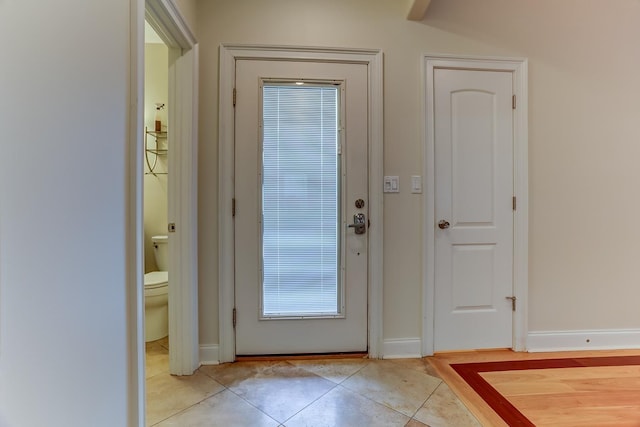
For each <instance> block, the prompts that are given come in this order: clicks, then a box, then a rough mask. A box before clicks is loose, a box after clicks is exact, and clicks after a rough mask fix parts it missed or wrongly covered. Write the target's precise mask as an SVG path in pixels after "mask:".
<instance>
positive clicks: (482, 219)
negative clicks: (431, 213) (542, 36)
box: [433, 69, 513, 351]
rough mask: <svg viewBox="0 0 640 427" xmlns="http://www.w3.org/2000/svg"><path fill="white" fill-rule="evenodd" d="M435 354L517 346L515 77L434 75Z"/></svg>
mask: <svg viewBox="0 0 640 427" xmlns="http://www.w3.org/2000/svg"><path fill="white" fill-rule="evenodd" d="M433 84H434V97H435V99H434V113H435V122H434V123H435V125H434V132H435V222H436V223H435V224H434V225H433V226H434V227H435V301H436V303H435V320H434V321H435V334H434V350H435V351H445V350H462V349H481V348H504V347H509V348H510V347H512V343H513V339H512V327H513V321H512V300H510V299H509V298H510V297H512V296H513V277H512V276H513V199H512V197H513V110H512V94H513V90H512V74H511V72H501V71H475V70H453V69H435V70H434V82H433Z"/></svg>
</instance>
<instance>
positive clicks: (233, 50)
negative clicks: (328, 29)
mask: <svg viewBox="0 0 640 427" xmlns="http://www.w3.org/2000/svg"><path fill="white" fill-rule="evenodd" d="M381 59H382V54H381V52H380V51H375V50H343V49H322V48H280V47H278V48H275V47H274V48H270V47H257V46H238V45H234V46H232V45H223V46H221V49H220V70H221V71H220V120H219V123H220V190H219V197H220V199H219V206H220V212H221V215H220V222H219V228H218V229H219V230H220V236H219V238H220V251H219V252H220V261H219V266H220V300H219V303H220V346H219V351H220V361H221V362H229V361H233V360H235V355H236V345H237V344H238V342H236V330H235V328H234V321H235V320H236V317H235V310H234V309H235V308H236V296H235V293H236V292H239V293H241V292H242V291H241V289H242V288H238V287H237V286H241V285H239V280H238V277H236V273H237V272H238V271H239V270H240V269H241V268H242V269H244V268H245V267H246V264H244V263H243V264H241V263H239V261H240V260H239V259H237V257H236V250H235V248H236V245H238V244H240V245H242V244H244V243H243V242H242V241H241V240H245V237H243V235H242V231H241V233H240V235H236V234H235V232H236V231H237V230H238V228H239V227H238V224H236V223H235V221H236V220H237V218H234V212H235V213H237V215H238V217H239V216H240V215H241V214H240V211H241V210H242V209H247V212H249V213H250V214H251V215H255V214H257V213H258V212H260V211H259V210H258V203H262V201H261V200H262V198H261V196H260V197H258V193H257V192H256V191H257V189H258V188H259V186H258V185H256V183H258V177H257V175H258V174H259V173H261V172H259V171H260V170H262V167H261V166H259V163H258V158H260V157H259V156H258V154H257V151H254V154H253V156H254V157H253V160H251V159H249V160H248V162H249V163H248V164H249V165H250V166H248V167H250V168H251V169H253V170H254V171H255V172H253V176H254V177H255V179H253V178H251V177H249V178H248V179H247V180H246V181H247V183H248V184H247V185H250V186H253V187H252V188H254V190H252V191H253V192H254V196H255V197H250V199H251V200H253V202H250V203H253V205H251V204H249V206H246V205H247V203H246V202H240V201H239V200H238V201H237V203H238V204H237V206H236V210H235V211H234V203H236V202H234V200H235V199H237V198H238V195H239V194H241V193H242V191H244V190H242V189H240V188H239V185H244V184H242V183H241V182H240V183H236V182H235V181H234V180H235V179H236V176H237V175H236V172H235V169H236V168H239V167H242V168H243V169H242V172H243V174H244V173H245V172H246V173H252V172H250V171H248V170H247V169H245V167H244V166H240V165H239V164H237V163H236V156H237V155H239V154H238V152H239V150H237V147H236V146H235V144H236V141H238V138H237V136H236V132H238V130H239V129H238V128H237V127H236V126H235V121H234V120H235V117H236V108H238V107H236V106H235V105H234V104H235V102H234V99H236V97H235V96H234V92H235V93H236V95H237V102H238V103H239V104H240V103H242V102H247V101H246V100H245V101H243V100H242V99H243V98H242V97H243V96H246V95H247V92H240V87H236V84H235V83H236V82H235V81H236V75H237V68H238V64H239V63H241V62H242V61H246V64H245V65H249V63H250V62H252V63H253V65H255V62H260V63H261V64H272V65H273V66H275V65H274V64H275V63H283V62H290V63H296V64H298V65H300V64H302V63H306V65H305V66H303V67H302V69H301V70H302V74H299V73H298V74H296V73H294V74H289V75H287V74H282V73H283V72H284V70H278V72H275V71H273V72H269V73H266V74H263V76H269V77H271V78H273V79H274V80H272V81H268V80H263V89H264V86H265V83H268V84H266V86H270V83H274V85H275V86H281V85H284V86H288V87H291V86H295V82H296V81H300V80H299V79H300V77H301V75H302V76H303V77H305V76H311V75H314V74H315V77H314V78H315V81H313V80H314V79H312V81H310V82H309V83H314V85H315V86H316V87H327V88H328V87H329V86H332V84H330V83H331V81H333V80H335V82H334V83H337V84H338V86H339V87H340V85H342V84H343V83H342V82H343V81H344V80H345V78H344V76H340V77H336V75H332V76H330V75H329V74H326V75H324V76H323V75H321V74H317V72H316V68H317V67H318V66H319V65H320V64H328V63H333V64H335V65H336V66H342V67H345V66H346V64H352V65H357V66H356V69H358V70H360V72H361V73H362V74H360V76H361V77H359V78H358V80H360V81H361V83H362V84H364V87H363V89H362V90H364V93H366V99H367V106H366V112H365V115H366V120H365V122H366V125H365V127H366V129H365V131H366V132H365V133H366V138H365V139H366V140H367V143H368V148H365V150H364V151H365V152H366V154H364V153H363V154H362V155H358V156H356V155H355V154H354V155H353V156H352V157H353V158H354V159H355V158H356V157H359V158H360V159H361V161H363V162H365V164H366V165H368V171H366V172H364V175H365V181H368V182H369V183H372V184H371V186H369V187H368V188H366V190H365V193H364V196H362V199H363V202H364V201H365V200H366V202H364V203H366V204H367V205H368V210H367V211H366V213H365V212H364V210H362V212H355V210H356V209H357V208H355V205H353V206H351V205H350V207H349V210H348V211H347V207H346V204H347V202H346V201H345V202H344V204H345V206H343V207H342V208H341V210H340V212H339V215H340V216H341V219H340V221H341V223H340V224H341V225H340V226H339V227H338V226H337V228H336V230H337V234H338V235H341V234H343V230H342V226H344V229H345V230H346V229H347V228H348V227H347V225H348V224H347V223H346V221H347V219H349V220H350V219H352V217H353V215H354V214H357V213H363V214H364V215H366V214H368V215H369V217H368V218H367V220H368V221H370V223H367V224H366V225H367V226H369V227H368V228H367V229H366V243H364V247H363V248H362V250H361V251H360V256H361V257H362V256H363V255H364V254H365V253H366V254H367V257H366V261H367V262H366V264H365V265H366V266H365V267H364V269H365V270H366V279H365V283H366V289H367V293H366V297H365V313H366V314H365V316H364V320H365V321H364V322H360V323H361V324H363V325H364V333H363V334H362V333H357V335H358V336H362V335H364V339H362V338H361V339H360V343H359V344H357V345H358V346H360V347H362V346H363V345H364V346H365V347H366V345H367V342H368V351H369V355H370V356H371V357H379V355H380V352H381V350H382V348H381V347H382V346H381V338H382V334H381V333H382V323H381V322H382V305H381V304H382V277H383V276H382V197H381V196H382V192H381V191H376V190H379V189H377V188H376V185H375V183H376V182H377V183H382V103H381V101H382V79H381V77H382V67H381V66H382V62H381ZM281 65H282V64H281ZM305 67H308V68H306V69H305ZM359 67H362V68H359ZM312 70H313V72H311V71H312ZM353 78H355V77H352V79H353ZM258 81H259V79H257V78H256V80H254V82H258ZM350 84H351V83H349V82H347V83H346V86H347V87H349V85H350ZM257 85H259V83H254V86H255V88H254V89H255V90H253V89H250V90H249V92H251V93H253V94H256V95H255V96H256V97H259V96H262V95H260V90H259V89H258V86H257ZM274 85H271V86H274ZM354 85H355V83H354ZM234 89H237V90H234ZM346 90H347V91H348V90H349V89H348V88H347V89H346ZM243 94H244V95H243ZM257 99H258V98H256V99H255V100H254V101H253V105H254V106H257V105H260V103H259V102H258V101H257ZM249 103H251V101H249ZM257 112H258V109H257V108H255V111H254V112H253V113H248V114H249V115H250V116H251V117H253V119H252V122H251V123H252V125H251V126H248V127H249V128H252V129H254V130H253V132H255V134H254V135H253V136H248V139H247V140H248V141H251V140H252V141H254V143H257V141H258V140H259V139H258V136H257V135H258V133H257V132H258V130H257V127H255V123H258V122H259V121H260V120H259V119H258V117H259V116H258V115H256V114H257ZM347 127H348V126H347ZM246 128H247V127H246V126H245V127H243V128H242V130H243V131H245V130H247V129H246ZM256 146H259V145H256ZM345 167H348V165H347V166H345ZM365 170H366V168H365ZM294 181H296V180H293V181H290V183H295V182H294ZM365 186H366V185H365ZM346 191H347V193H348V191H349V190H348V189H347V190H346ZM345 194H346V193H345ZM341 197H342V196H341ZM344 197H346V195H345V196H344ZM340 200H342V198H340ZM348 203H349V204H351V203H355V201H351V200H349V201H348ZM243 205H244V207H242V206H243ZM251 206H253V207H251ZM351 208H353V209H351ZM368 221H367V222H368ZM250 222H251V221H249V223H250ZM256 223H257V221H254V224H256ZM243 228H244V227H243ZM353 228H355V227H352V228H348V230H349V231H351V232H352V233H354V232H353ZM259 230H260V232H259ZM261 230H262V228H256V227H254V229H253V230H247V237H246V240H247V241H249V242H258V241H260V240H261V237H260V236H261V235H262V232H261ZM345 234H346V233H345ZM354 235H355V234H354ZM358 237H360V236H358ZM345 239H347V240H345V241H344V249H345V251H346V250H347V249H348V248H349V245H350V243H349V241H348V237H346V238H345ZM361 240H363V239H361ZM361 244H362V242H361ZM253 247H254V248H255V249H252V251H253V252H252V253H253V255H249V256H250V257H251V258H252V260H251V263H252V264H253V265H256V266H258V267H257V269H256V270H254V271H253V272H252V273H250V274H251V279H249V280H252V281H253V283H254V284H255V283H256V280H255V279H256V278H261V277H262V274H263V272H260V271H259V270H260V269H261V268H263V269H265V270H266V269H267V268H271V267H269V266H264V265H263V264H262V263H261V261H260V256H261V255H260V253H261V252H260V251H263V250H264V246H263V245H256V244H255V243H253ZM354 248H355V247H354V246H352V248H351V249H352V250H353V249H354ZM355 253H357V251H355ZM355 256H356V257H357V256H358V255H355ZM361 259H362V258H361ZM338 262H342V260H341V259H340V260H338ZM344 262H348V259H346V261H344ZM236 266H237V268H236ZM244 273H245V272H244V271H242V272H240V274H244ZM345 283H348V280H347V281H345ZM256 288H257V286H256ZM345 292H346V297H345V298H344V299H345V301H346V300H348V299H349V295H348V293H349V292H350V290H345ZM252 295H256V296H251V297H250V298H251V299H252V301H253V302H252V303H250V306H252V307H253V308H250V309H249V310H245V309H243V310H245V312H247V313H248V316H250V317H253V318H254V319H256V318H259V317H260V312H259V311H258V308H259V307H260V303H259V299H260V297H259V295H260V293H252ZM240 298H242V297H240ZM339 299H340V297H338V300H339ZM354 299H357V298H354ZM347 304H348V302H347ZM336 307H337V309H335V310H334V312H333V314H332V316H333V318H332V319H330V320H329V323H331V321H336V320H339V319H340V318H341V317H344V316H342V313H340V310H341V306H340V305H339V304H338V305H336ZM353 310H355V311H357V310H358V309H353ZM360 310H361V309H360ZM321 311H322V313H320V314H323V315H328V314H329V311H328V310H324V309H323V310H321ZM349 312H350V308H349V306H348V305H347V306H346V309H345V311H344V313H345V314H346V317H349ZM262 313H263V317H264V318H265V320H262V321H261V322H262V323H263V324H271V325H274V324H276V323H280V324H286V323H291V322H293V319H291V318H288V319H286V318H278V319H273V318H272V319H269V320H266V317H271V316H270V315H267V316H264V314H265V312H264V311H263V312H262ZM300 314H302V313H300V312H298V313H296V316H295V317H299V318H303V319H300V321H303V320H306V321H307V322H308V321H311V322H308V323H310V324H319V323H322V322H319V321H318V320H328V319H309V318H307V319H304V318H305V317H311V316H306V315H304V314H303V315H300ZM313 314H316V315H317V314H319V313H317V312H315V313H313ZM238 316H241V313H238ZM284 317H287V316H284ZM327 317H328V316H327ZM356 317H358V316H356ZM237 320H238V322H240V321H243V322H244V321H245V320H243V319H241V318H240V317H239V318H238V319H237ZM307 322H304V323H307ZM313 327H314V326H312V328H313ZM312 333H313V332H312ZM296 337H297V335H296ZM296 339H297V338H296ZM240 340H242V338H240ZM294 340H295V339H293V338H292V337H288V338H287V339H286V340H285V341H289V342H291V341H294ZM239 343H240V347H239V349H240V350H241V351H242V342H239ZM265 348H266V350H265ZM278 348H279V346H278ZM304 348H305V349H304V350H301V349H293V350H288V351H294V352H298V351H305V352H306V351H308V349H309V348H310V347H307V346H305V347H304ZM274 349H275V347H271V348H270V349H269V348H267V347H261V349H260V350H255V349H249V350H247V352H250V353H251V352H255V351H257V352H260V353H263V352H272V351H274ZM285 351H287V350H285ZM310 351H311V352H320V351H331V349H328V348H326V347H325V346H324V344H323V345H322V350H320V347H317V348H316V349H314V348H311V349H310ZM275 352H278V353H280V352H281V351H277V350H276V351H275Z"/></svg>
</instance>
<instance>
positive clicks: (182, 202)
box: [145, 0, 200, 375]
mask: <svg viewBox="0 0 640 427" xmlns="http://www.w3.org/2000/svg"><path fill="white" fill-rule="evenodd" d="M145 18H146V21H147V22H148V23H149V25H150V26H151V27H152V28H153V29H154V30H155V31H156V32H157V33H158V35H159V36H160V38H161V39H162V40H163V41H164V42H165V44H166V45H167V47H168V49H169V64H167V66H168V67H169V74H168V77H169V82H168V83H169V91H168V102H169V108H168V113H169V114H168V125H169V126H168V141H170V142H171V141H181V143H180V144H175V143H174V144H171V143H169V152H168V158H169V170H170V173H171V175H170V179H169V180H168V191H169V194H170V195H172V197H170V198H169V206H168V215H167V219H168V222H170V223H175V224H176V231H175V232H174V233H168V234H169V236H170V237H169V307H168V308H169V335H170V337H171V342H170V345H169V372H170V373H171V374H173V375H191V374H193V372H194V371H195V370H196V369H197V368H198V367H199V366H200V357H199V337H198V239H197V235H198V215H197V199H198V194H197V191H198V185H197V182H198V181H197V178H198V156H197V147H198V140H197V138H198V127H197V119H198V44H197V41H196V38H195V36H194V35H193V33H192V32H191V29H190V28H189V26H188V24H187V23H186V21H185V20H184V18H183V17H182V15H181V14H180V11H179V10H178V8H177V7H176V5H175V3H174V2H173V0H146V1H145ZM187 53H189V55H190V57H191V61H189V57H186V56H185V58H187V59H186V61H181V60H180V59H181V57H183V56H184V55H186V54H187ZM178 284H179V286H178Z"/></svg>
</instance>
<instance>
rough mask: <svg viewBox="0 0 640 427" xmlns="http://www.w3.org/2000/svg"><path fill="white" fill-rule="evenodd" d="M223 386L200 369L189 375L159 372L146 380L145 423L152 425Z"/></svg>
mask: <svg viewBox="0 0 640 427" xmlns="http://www.w3.org/2000/svg"><path fill="white" fill-rule="evenodd" d="M222 390H224V387H223V386H222V385H220V384H219V383H217V382H216V381H214V380H213V379H211V378H210V377H209V376H207V375H205V374H203V373H202V372H200V371H196V372H195V373H194V374H193V375H190V376H180V377H178V376H172V375H169V374H160V375H156V376H154V377H151V378H149V379H148V380H147V408H146V409H147V425H148V426H151V425H154V424H156V423H158V422H160V421H162V420H164V419H166V418H168V417H170V416H172V415H175V414H177V413H178V412H180V411H182V410H184V409H185V408H188V407H190V406H192V405H194V404H196V403H198V402H201V401H202V400H204V399H206V398H208V397H210V396H212V395H214V394H216V393H218V392H220V391H222Z"/></svg>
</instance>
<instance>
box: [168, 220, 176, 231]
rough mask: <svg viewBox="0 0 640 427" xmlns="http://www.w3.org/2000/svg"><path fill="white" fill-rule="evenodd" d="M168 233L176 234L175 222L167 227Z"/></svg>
mask: <svg viewBox="0 0 640 427" xmlns="http://www.w3.org/2000/svg"><path fill="white" fill-rule="evenodd" d="M167 231H168V232H169V233H175V232H176V223H175V222H170V223H169V225H167Z"/></svg>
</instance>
